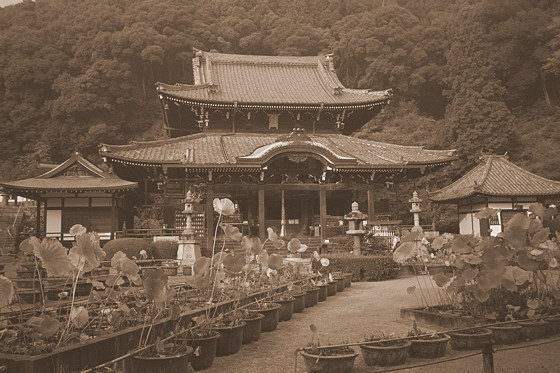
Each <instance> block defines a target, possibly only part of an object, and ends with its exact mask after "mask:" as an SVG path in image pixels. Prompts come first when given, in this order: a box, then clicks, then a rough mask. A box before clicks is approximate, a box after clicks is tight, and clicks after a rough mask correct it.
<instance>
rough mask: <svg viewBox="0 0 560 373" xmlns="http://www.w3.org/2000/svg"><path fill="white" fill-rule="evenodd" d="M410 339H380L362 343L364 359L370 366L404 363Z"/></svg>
mask: <svg viewBox="0 0 560 373" xmlns="http://www.w3.org/2000/svg"><path fill="white" fill-rule="evenodd" d="M411 345H412V343H411V342H410V341H386V342H383V341H378V342H371V343H368V344H365V345H360V348H361V349H362V355H363V357H364V361H365V362H366V364H367V365H369V366H382V367H386V366H392V365H400V364H404V362H405V361H406V358H407V356H408V350H409V349H410V346H411Z"/></svg>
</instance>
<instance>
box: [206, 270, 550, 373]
mask: <svg viewBox="0 0 560 373" xmlns="http://www.w3.org/2000/svg"><path fill="white" fill-rule="evenodd" d="M415 284H416V279H415V278H414V277H408V278H400V279H397V280H390V281H382V282H358V283H356V282H354V283H352V287H350V288H346V289H345V290H344V292H342V293H338V294H337V295H336V296H334V297H329V298H327V301H326V302H321V303H319V304H318V305H317V306H315V307H312V308H306V309H305V310H304V312H303V313H297V314H294V316H293V318H292V320H290V321H288V322H281V323H280V324H279V326H278V328H277V329H276V330H275V331H273V332H269V333H262V334H261V337H260V340H259V341H257V342H252V343H251V344H248V345H244V346H243V347H242V348H241V350H240V351H239V352H238V353H237V354H235V355H230V356H224V357H217V358H216V359H215V360H214V364H213V365H212V367H211V368H210V369H208V370H205V371H204V372H208V373H222V372H240V373H264V372H266V373H288V372H295V370H294V369H295V358H294V356H295V354H294V352H295V350H296V348H299V347H305V346H306V345H307V344H309V343H310V342H311V332H310V329H309V325H310V324H315V325H316V326H317V329H318V333H317V335H318V337H319V341H320V344H321V345H328V344H337V343H341V342H346V341H348V342H358V341H362V340H363V338H364V337H365V336H366V335H369V334H371V333H376V334H379V333H380V332H383V333H385V334H390V333H396V334H397V335H398V336H403V335H406V334H407V333H408V331H409V330H411V329H412V322H411V321H410V320H403V319H401V318H400V315H399V310H400V308H403V307H413V306H417V305H418V304H417V299H416V297H415V296H414V295H411V294H408V293H407V292H406V288H407V287H408V286H410V285H415ZM419 326H420V327H421V329H422V330H433V328H430V327H429V326H427V325H419ZM557 338H560V336H557ZM546 341H549V340H542V342H546ZM539 342H541V341H539ZM530 343H531V342H527V343H526V344H530ZM532 343H534V342H532ZM357 349H358V350H359V348H357ZM469 353H470V352H469ZM558 354H560V341H557V342H553V343H548V344H544V345H542V346H538V347H531V348H526V349H525V348H524V349H518V350H513V351H507V352H506V351H502V352H498V353H496V354H495V355H494V361H495V368H496V370H495V371H496V372H506V371H507V372H558V371H560V369H559V368H558V360H557V359H558V356H559V355H558ZM462 355H465V353H460V352H457V351H453V350H451V349H450V348H448V353H447V354H446V356H445V357H444V359H447V358H453V357H459V356H462ZM423 363H426V361H424V360H421V359H411V358H409V359H408V360H407V364H406V365H404V366H401V367H398V368H405V369H404V370H402V371H405V372H415V373H416V372H482V356H481V355H477V356H474V357H471V358H465V359H460V360H455V361H451V362H446V363H442V364H437V365H430V366H426V367H422V368H413V369H406V367H407V366H410V365H412V364H423ZM395 368H396V367H395ZM375 371H381V368H379V369H376V368H374V367H368V366H367V365H366V364H365V363H364V361H363V358H362V357H361V356H358V357H357V358H356V362H355V364H354V369H353V373H365V372H375ZM297 372H298V373H299V372H305V369H304V363H303V358H302V357H301V356H300V357H299V358H298V361H297Z"/></svg>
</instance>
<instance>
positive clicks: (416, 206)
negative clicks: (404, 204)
mask: <svg viewBox="0 0 560 373" xmlns="http://www.w3.org/2000/svg"><path fill="white" fill-rule="evenodd" d="M408 202H410V203H412V208H411V209H410V212H411V213H413V214H414V227H412V229H411V231H412V232H422V227H421V226H420V213H421V212H422V210H421V209H420V202H422V200H421V199H420V198H418V192H416V191H414V193H412V198H411V199H409V200H408Z"/></svg>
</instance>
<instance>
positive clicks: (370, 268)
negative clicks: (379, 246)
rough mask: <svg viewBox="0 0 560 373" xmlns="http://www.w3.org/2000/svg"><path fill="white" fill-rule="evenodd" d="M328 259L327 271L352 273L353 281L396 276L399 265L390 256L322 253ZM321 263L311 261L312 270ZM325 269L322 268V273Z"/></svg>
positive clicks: (376, 279) (317, 267)
mask: <svg viewBox="0 0 560 373" xmlns="http://www.w3.org/2000/svg"><path fill="white" fill-rule="evenodd" d="M322 256H323V257H326V258H328V259H329V262H330V264H329V266H328V267H327V268H326V270H328V271H329V272H331V273H333V272H344V273H352V279H353V280H354V281H356V280H358V281H383V280H390V279H394V278H397V274H398V272H399V269H400V265H399V264H398V263H395V262H394V261H393V257H392V256H374V255H368V256H363V255H362V256H356V255H351V254H330V255H322ZM320 267H321V264H320V263H318V262H314V263H313V270H315V271H317V270H320V269H321V268H320ZM324 272H325V269H323V273H324Z"/></svg>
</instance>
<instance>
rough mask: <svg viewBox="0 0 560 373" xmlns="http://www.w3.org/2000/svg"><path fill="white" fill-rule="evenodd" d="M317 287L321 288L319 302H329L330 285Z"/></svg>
mask: <svg viewBox="0 0 560 373" xmlns="http://www.w3.org/2000/svg"><path fill="white" fill-rule="evenodd" d="M317 287H318V288H319V299H318V301H319V302H324V301H326V300H327V293H328V287H329V285H327V284H324V285H317Z"/></svg>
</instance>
